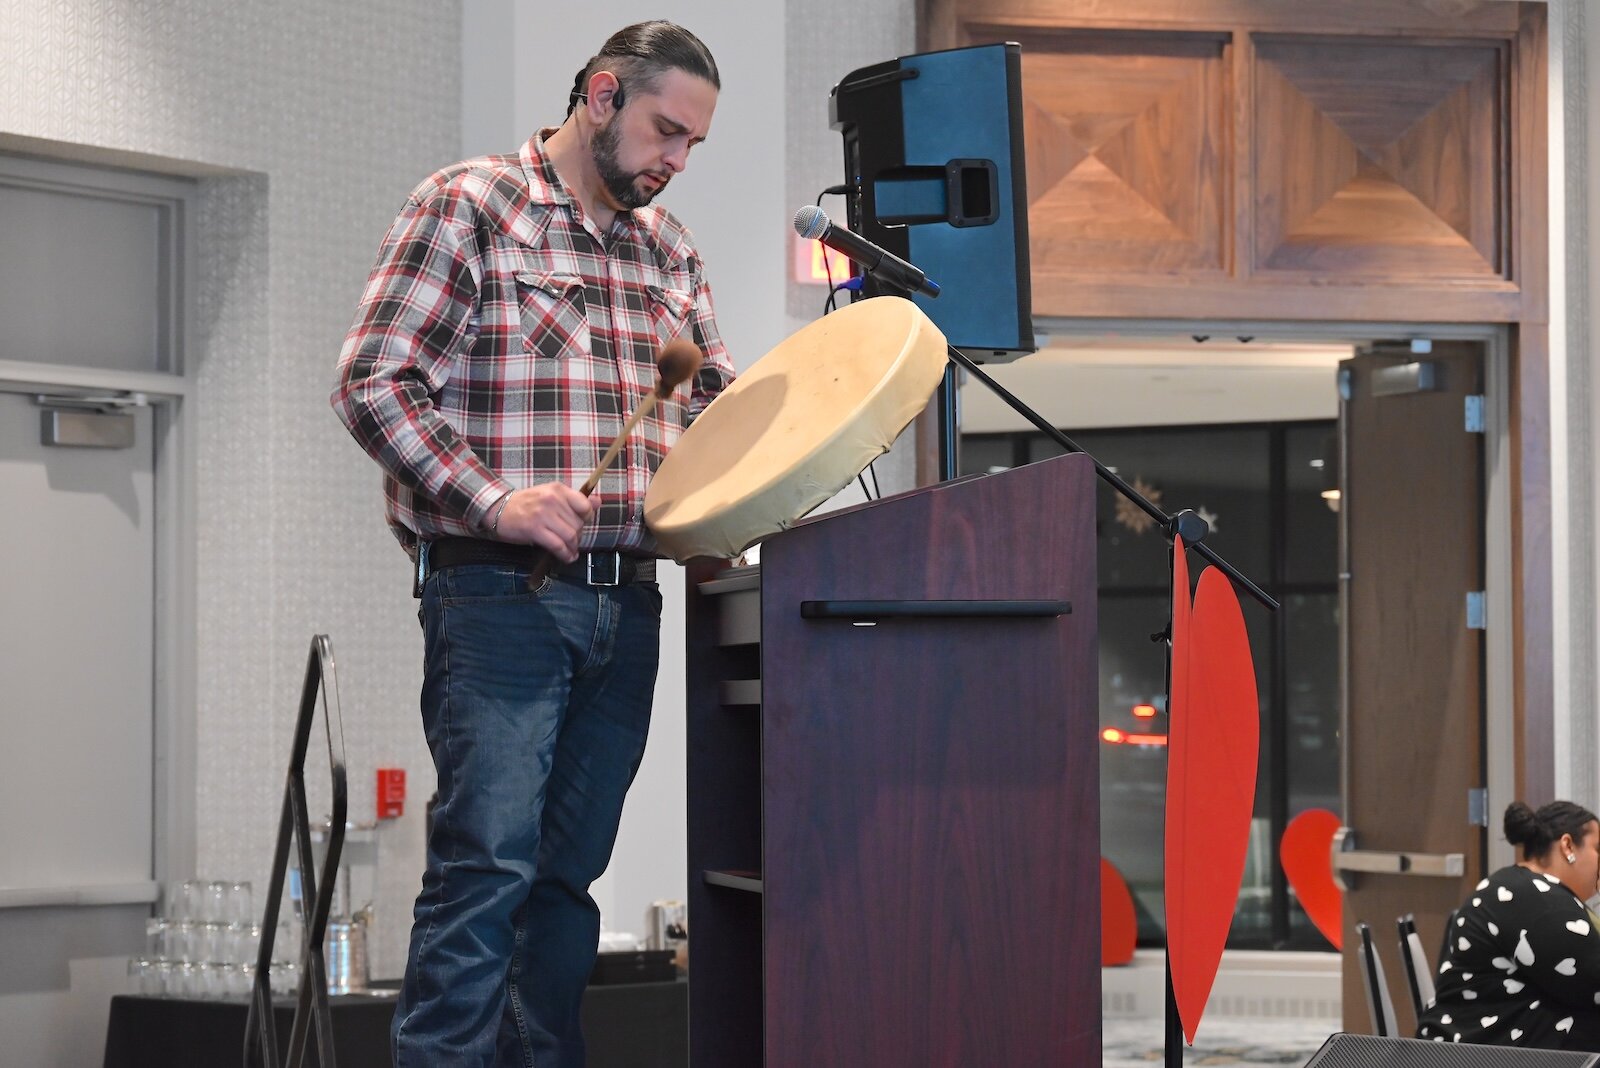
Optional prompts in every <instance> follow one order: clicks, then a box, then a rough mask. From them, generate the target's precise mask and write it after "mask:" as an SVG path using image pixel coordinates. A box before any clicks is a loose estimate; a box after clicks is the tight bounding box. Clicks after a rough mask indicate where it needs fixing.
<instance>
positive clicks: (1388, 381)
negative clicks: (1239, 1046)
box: [1340, 342, 1503, 1035]
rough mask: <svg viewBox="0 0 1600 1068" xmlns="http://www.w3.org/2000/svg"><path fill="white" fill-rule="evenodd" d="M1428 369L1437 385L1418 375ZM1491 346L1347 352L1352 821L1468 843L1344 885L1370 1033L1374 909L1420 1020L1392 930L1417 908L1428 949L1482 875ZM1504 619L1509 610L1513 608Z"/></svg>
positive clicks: (1348, 995)
mask: <svg viewBox="0 0 1600 1068" xmlns="http://www.w3.org/2000/svg"><path fill="white" fill-rule="evenodd" d="M1427 374H1431V375H1432V376H1433V381H1432V383H1431V385H1428V384H1426V383H1418V382H1417V381H1416V380H1417V378H1418V377H1419V376H1422V375H1427ZM1482 377H1483V351H1482V346H1481V345H1479V344H1477V343H1471V342H1435V343H1434V345H1433V351H1432V352H1431V353H1429V354H1425V355H1424V354H1413V353H1411V352H1410V351H1408V350H1407V349H1406V348H1402V347H1399V346H1396V347H1394V348H1393V349H1384V348H1380V349H1378V350H1377V351H1374V352H1367V353H1363V354H1360V355H1357V356H1356V357H1354V358H1352V359H1351V360H1348V361H1346V363H1345V364H1344V366H1343V368H1342V370H1341V375H1340V381H1341V395H1342V396H1343V397H1344V399H1343V401H1342V403H1341V406H1340V437H1341V443H1342V446H1343V452H1344V470H1343V477H1342V488H1343V492H1344V496H1343V499H1342V500H1341V502H1340V509H1341V523H1340V526H1341V540H1342V545H1341V549H1342V552H1343V557H1344V566H1343V567H1342V568H1341V570H1342V571H1343V572H1344V573H1345V576H1346V577H1345V579H1344V608H1345V635H1346V639H1345V641H1346V654H1345V669H1344V698H1345V709H1346V712H1345V715H1346V719H1345V735H1346V736H1345V739H1344V751H1345V761H1346V763H1345V780H1344V790H1343V794H1344V822H1345V825H1346V827H1348V828H1350V830H1351V832H1352V834H1353V837H1354V840H1355V846H1356V848H1357V849H1359V850H1361V851H1363V852H1367V851H1371V852H1383V853H1405V854H1413V855H1423V856H1425V857H1435V856H1439V855H1451V854H1459V855H1460V857H1461V870H1462V873H1461V874H1460V875H1459V876H1455V877H1450V876H1441V875H1424V874H1415V873H1407V874H1391V873H1381V874H1380V873H1368V872H1362V873H1359V874H1357V875H1356V876H1355V877H1354V879H1353V880H1352V885H1351V888H1350V889H1349V890H1348V892H1347V893H1346V895H1345V909H1344V958H1345V959H1344V1026H1345V1028H1346V1029H1347V1030H1350V1031H1364V1032H1367V1033H1371V1031H1372V1026H1371V1023H1370V1021H1369V1018H1368V1011H1367V1006H1366V996H1365V993H1364V991H1363V986H1362V980H1361V972H1360V968H1359V967H1358V964H1357V956H1356V955H1357V952H1358V948H1359V939H1358V938H1357V937H1356V933H1355V924H1356V923H1357V922H1358V921H1365V922H1366V923H1368V924H1370V925H1371V927H1372V930H1373V936H1374V940H1375V942H1376V943H1377V946H1378V948H1379V953H1380V956H1381V957H1382V960H1383V964H1384V970H1385V972H1386V973H1387V977H1388V983H1389V989H1390V993H1391V995H1392V996H1393V999H1394V1003H1395V1010H1396V1013H1397V1015H1398V1016H1399V1022H1400V1033H1401V1034H1402V1035H1410V1034H1412V1033H1413V1032H1414V1029H1415V1014H1414V1012H1413V1011H1412V1008H1411V1004H1410V997H1409V994H1408V993H1407V987H1406V980H1405V972H1404V971H1403V970H1402V966H1401V959H1400V955H1399V949H1398V940H1397V936H1396V932H1395V920H1396V918H1397V917H1398V916H1401V915H1404V914H1405V913H1408V912H1409V913H1414V914H1415V915H1416V917H1417V927H1418V930H1419V933H1420V934H1421V937H1422V942H1423V945H1424V946H1425V947H1426V948H1427V950H1428V952H1429V955H1430V959H1431V960H1432V962H1433V964H1434V965H1435V966H1436V965H1437V963H1438V962H1437V960H1436V959H1433V958H1435V957H1436V954H1437V950H1438V946H1439V943H1440V939H1441V937H1442V935H1443V932H1444V921H1445V917H1446V916H1447V915H1448V914H1449V912H1450V911H1451V910H1452V909H1454V908H1455V907H1456V906H1457V905H1459V904H1460V903H1461V901H1462V900H1463V898H1464V897H1465V895H1466V893H1467V891H1468V890H1470V888H1471V887H1472V885H1473V884H1474V883H1476V882H1477V881H1478V880H1479V879H1480V878H1482V876H1483V874H1484V872H1483V864H1484V845H1485V834H1484V829H1483V828H1482V827H1481V826H1477V825H1474V824H1473V823H1471V822H1469V807H1468V801H1469V797H1468V794H1469V791H1471V790H1474V789H1477V788H1480V787H1482V786H1483V785H1484V784H1485V761H1484V752H1483V737H1484V687H1483V673H1484V657H1483V644H1484V642H1483V636H1484V631H1483V630H1481V629H1474V627H1473V626H1472V624H1473V623H1474V622H1475V621H1474V620H1472V619H1469V611H1468V594H1469V592H1472V591H1478V590H1482V589H1483V559H1484V523H1483V517H1484V472H1483V455H1484V450H1483V435H1482V434H1481V433H1475V432H1473V431H1471V430H1469V429H1468V428H1467V421H1466V416H1465V412H1466V410H1467V407H1468V402H1467V398H1468V397H1470V396H1476V395H1479V394H1481V393H1482ZM1501 625H1503V624H1501Z"/></svg>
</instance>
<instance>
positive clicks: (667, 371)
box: [528, 337, 705, 590]
mask: <svg viewBox="0 0 1600 1068" xmlns="http://www.w3.org/2000/svg"><path fill="white" fill-rule="evenodd" d="M704 360H705V353H703V352H701V351H700V346H698V345H696V344H695V343H694V342H692V341H686V340H684V339H683V338H681V337H675V338H673V339H672V340H671V341H669V342H667V343H666V344H665V345H663V346H662V347H661V354H660V355H659V356H657V357H656V388H655V389H652V390H651V391H650V392H649V393H646V394H645V395H644V399H643V400H641V401H640V402H639V403H638V404H637V405H636V406H635V407H634V409H633V414H632V415H630V416H628V421H627V422H626V423H624V424H622V429H621V430H620V431H618V432H617V436H616V437H615V438H613V439H612V441H611V447H610V448H609V449H607V450H606V452H605V455H604V456H602V457H600V462H599V463H598V464H596V465H595V468H594V471H593V472H592V473H591V474H590V475H589V477H588V478H587V479H585V480H584V483H583V485H582V486H581V487H579V489H578V492H579V493H581V494H583V495H584V496H585V497H587V496H589V495H590V494H591V493H593V492H594V488H595V487H596V486H598V485H599V484H600V476H601V475H603V474H605V473H606V469H607V468H608V467H610V466H611V462H612V461H613V460H615V459H616V458H617V454H618V453H620V452H621V451H622V446H623V445H625V444H626V443H627V441H628V435H629V434H631V433H633V428H634V427H636V426H638V425H639V420H641V419H643V418H644V417H645V416H646V415H648V414H650V409H652V408H654V407H655V405H656V401H658V400H666V399H667V398H668V397H670V396H672V391H673V390H675V389H677V388H678V387H679V386H680V385H682V384H683V383H685V382H687V381H688V380H689V379H691V378H693V377H694V373H695V372H696V371H698V370H700V364H701V363H702V362H703V361H704ZM555 563H556V558H555V556H554V555H553V554H551V553H550V552H548V551H546V552H545V553H543V554H541V555H540V557H539V560H538V562H537V563H536V564H535V565H534V568H533V571H532V572H531V573H530V574H529V575H528V588H529V589H530V590H536V589H538V588H539V586H540V584H541V583H543V582H544V579H545V576H546V575H548V574H549V573H550V569H551V568H553V567H555Z"/></svg>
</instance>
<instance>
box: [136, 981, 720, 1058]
mask: <svg viewBox="0 0 1600 1068" xmlns="http://www.w3.org/2000/svg"><path fill="white" fill-rule="evenodd" d="M394 1002H395V994H394V991H392V990H384V991H375V992H373V993H371V994H347V995H342V996H338V997H330V998H329V999H328V1008H329V1013H330V1016H331V1017H332V1020H333V1054H334V1057H335V1058H336V1059H337V1060H338V1062H339V1068H388V1065H389V1064H390V1057H389V1021H390V1020H391V1019H392V1018H393V1017H394ZM294 1005H295V1003H294V999H293V998H280V999H278V1000H277V1002H276V1003H275V1004H274V1006H273V1011H274V1015H275V1016H276V1020H277V1025H278V1053H279V1056H282V1055H284V1053H285V1052H286V1051H287V1044H288V1041H289V1028H290V1025H291V1023H292V1021H293V1019H294ZM248 1010H249V1004H248V1003H247V1002H246V1001H245V1000H244V999H243V998H232V999H221V1000H212V1001H199V1000H193V999H189V998H173V997H144V996H137V995H131V994H121V995H117V996H115V997H113V998H112V999H111V1020H110V1024H109V1026H108V1027H107V1030H106V1058H105V1068H191V1066H192V1068H214V1066H229V1065H236V1064H239V1063H240V1062H241V1058H242V1055H243V1050H244V1025H245V1016H246V1013H247V1012H248ZM583 1033H584V1038H585V1039H586V1040H587V1042H588V1046H589V1068H687V1066H688V1064H689V984H688V982H687V981H686V980H681V979H680V980H678V981H676V982H665V983H615V984H597V985H592V986H590V987H589V989H588V991H587V992H586V993H585V994H584V998H583ZM306 1063H307V1064H308V1065H315V1064H317V1056H316V1043H315V1039H314V1038H313V1041H312V1049H311V1054H310V1056H309V1057H308V1058H307V1060H306Z"/></svg>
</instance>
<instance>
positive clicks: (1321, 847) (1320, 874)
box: [1278, 808, 1344, 950]
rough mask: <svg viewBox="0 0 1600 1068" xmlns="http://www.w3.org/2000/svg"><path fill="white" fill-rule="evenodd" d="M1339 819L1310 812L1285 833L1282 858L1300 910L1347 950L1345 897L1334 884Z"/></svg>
mask: <svg viewBox="0 0 1600 1068" xmlns="http://www.w3.org/2000/svg"><path fill="white" fill-rule="evenodd" d="M1339 824H1340V820H1339V817H1338V816H1336V815H1335V814H1333V813H1332V812H1329V811H1328V810H1327V809H1325V808H1308V809H1306V810H1305V811H1304V812H1302V813H1300V815H1298V816H1296V817H1295V818H1294V819H1292V820H1290V821H1289V825H1288V826H1287V827H1285V828H1284V829H1283V841H1282V842H1281V843H1280V844H1279V846H1278V857H1279V859H1280V860H1281V861H1282V863H1283V874H1284V875H1286V876H1288V877H1289V885H1290V886H1291V887H1292V888H1293V889H1294V896H1295V897H1296V898H1297V899H1299V901H1300V907H1301V908H1303V909H1305V910H1306V915H1307V916H1309V917H1310V918H1311V922H1312V923H1313V924H1315V925H1316V928H1317V930H1319V931H1321V932H1322V937H1323V938H1326V939H1327V940H1328V941H1329V942H1332V943H1333V948H1334V949H1340V950H1342V949H1343V948H1344V927H1343V919H1344V895H1343V894H1342V893H1341V892H1340V890H1339V886H1338V884H1337V883H1335V882H1334V881H1333V856H1332V850H1333V836H1334V835H1335V834H1337V833H1338V831H1339Z"/></svg>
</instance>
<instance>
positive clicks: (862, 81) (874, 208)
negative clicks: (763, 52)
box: [829, 44, 1037, 363]
mask: <svg viewBox="0 0 1600 1068" xmlns="http://www.w3.org/2000/svg"><path fill="white" fill-rule="evenodd" d="M829 110H830V113H831V119H832V126H833V128H834V129H835V130H838V131H839V132H840V133H841V134H842V135H843V136H844V159H845V180H846V184H847V185H848V186H849V187H850V190H851V192H850V194H849V209H848V211H849V214H848V225H849V227H850V229H852V230H854V231H855V232H856V233H858V234H860V235H861V236H862V237H864V238H866V239H867V240H868V241H871V242H873V243H875V244H877V245H880V246H882V247H883V248H885V249H887V250H888V251H890V252H892V253H894V254H895V255H896V256H899V257H900V258H901V259H904V260H908V261H910V262H911V263H912V264H914V265H915V266H917V267H920V268H921V269H922V271H923V273H924V274H926V275H927V276H928V277H929V278H930V279H932V280H933V281H935V282H937V283H938V284H939V286H940V293H939V296H938V297H937V298H932V297H927V296H924V295H922V294H917V295H916V296H915V297H914V298H913V299H914V300H915V301H916V303H917V306H918V307H920V308H921V309H922V310H923V311H924V312H926V313H927V314H928V318H930V319H932V320H933V321H934V323H935V324H936V325H937V326H938V327H939V329H940V330H941V331H943V333H944V336H945V338H946V339H947V340H948V341H949V342H950V344H952V345H954V346H955V347H956V348H958V349H961V350H962V351H964V352H966V353H967V355H969V356H971V357H972V358H973V359H974V360H977V361H979V362H980V363H981V362H983V361H985V360H996V359H1000V360H1004V359H1015V358H1016V357H1018V356H1021V355H1023V354H1024V353H1029V352H1032V351H1034V349H1035V348H1037V345H1036V344H1035V342H1034V337H1033V292H1032V286H1031V284H1030V280H1029V260H1028V193H1027V185H1026V174H1025V171H1026V168H1025V165H1024V158H1023V140H1022V48H1021V46H1020V45H1016V44H996V45H979V46H977V47H973V48H956V49H951V50H948V51H943V52H925V53H922V54H920V55H913V56H901V57H900V58H899V59H893V60H889V61H888V62H886V63H878V64H875V65H873V66H870V67H862V68H861V69H860V70H855V71H851V72H850V73H849V74H847V75H845V76H844V79H843V80H842V81H840V82H839V84H838V85H836V86H834V87H833V94H832V99H831V101H830V104H829ZM883 292H885V290H884V289H883V288H882V287H880V286H879V285H878V284H877V283H876V282H875V280H874V279H873V278H871V277H870V276H868V278H867V280H866V283H865V285H864V286H863V288H862V290H861V292H860V294H859V295H860V296H863V297H868V296H877V295H879V294H880V293H883Z"/></svg>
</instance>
